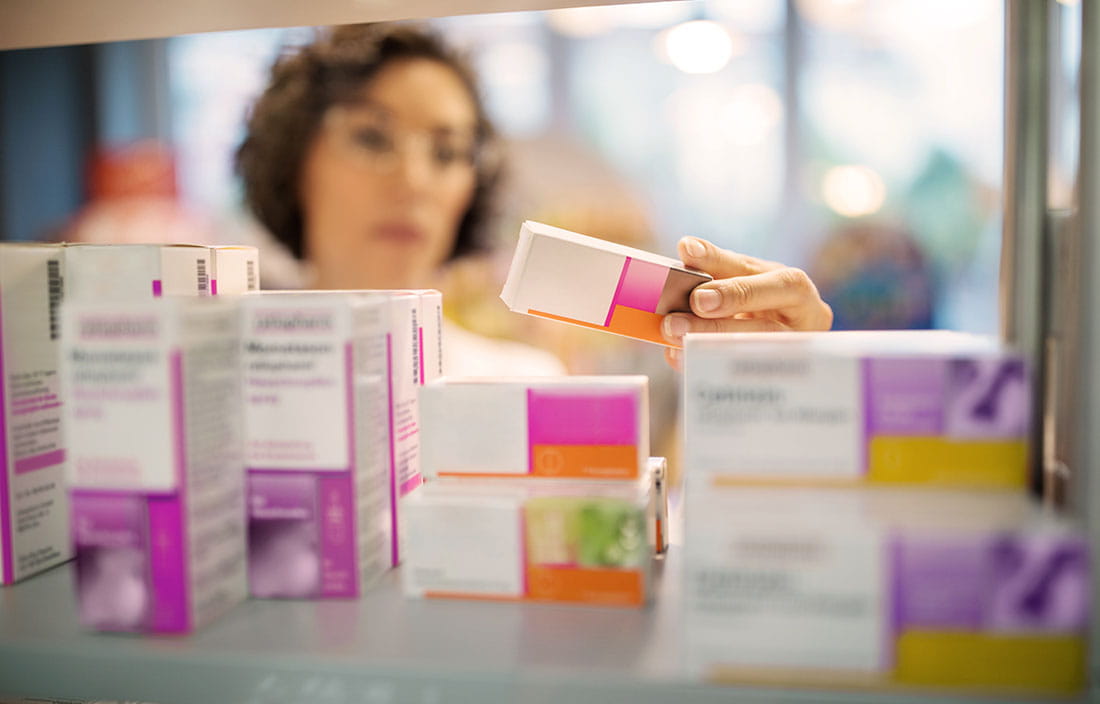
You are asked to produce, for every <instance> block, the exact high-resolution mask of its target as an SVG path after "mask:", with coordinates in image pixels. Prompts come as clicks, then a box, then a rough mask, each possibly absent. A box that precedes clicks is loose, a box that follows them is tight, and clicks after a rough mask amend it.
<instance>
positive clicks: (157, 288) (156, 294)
mask: <svg viewBox="0 0 1100 704" xmlns="http://www.w3.org/2000/svg"><path fill="white" fill-rule="evenodd" d="M163 290H164V289H163V287H162V286H161V283H160V279H153V298H160V296H161V293H163Z"/></svg>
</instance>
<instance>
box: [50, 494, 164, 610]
mask: <svg viewBox="0 0 1100 704" xmlns="http://www.w3.org/2000/svg"><path fill="white" fill-rule="evenodd" d="M147 505H148V502H147V498H146V496H144V495H143V494H140V493H136V492H96V491H81V490H75V491H73V492H72V494H71V501H70V511H71V515H72V521H71V530H72V538H73V546H74V547H75V556H76V570H75V577H76V598H77V612H78V614H79V619H80V623H81V624H82V625H84V626H87V627H89V628H97V629H101V630H114V631H119V630H121V631H143V630H148V628H149V614H150V612H151V609H152V605H153V600H154V599H155V591H154V587H153V584H152V582H151V580H150V577H151V575H150V570H149V558H150V554H149V540H148V529H149V522H148V518H147V511H146V509H147Z"/></svg>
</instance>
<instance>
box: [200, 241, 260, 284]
mask: <svg viewBox="0 0 1100 704" xmlns="http://www.w3.org/2000/svg"><path fill="white" fill-rule="evenodd" d="M210 251H211V253H212V255H213V260H214V267H213V273H211V275H210V293H211V294H213V295H215V296H217V295H219V294H220V295H223V296H224V295H226V294H231V295H236V294H242V293H251V292H253V291H259V290H260V250H259V249H257V248H256V247H249V246H245V245H217V246H213V247H211V248H210Z"/></svg>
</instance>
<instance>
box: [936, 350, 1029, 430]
mask: <svg viewBox="0 0 1100 704" xmlns="http://www.w3.org/2000/svg"><path fill="white" fill-rule="evenodd" d="M947 377H948V384H947V400H946V404H945V405H946V410H945V416H946V429H945V432H946V434H947V435H948V436H950V437H953V438H1023V437H1025V436H1026V435H1027V428H1028V417H1029V413H1030V403H1031V401H1030V399H1031V390H1030V388H1029V386H1030V385H1029V380H1028V375H1027V367H1026V365H1025V364H1024V361H1023V360H1022V359H1019V358H1015V357H1008V358H1004V357H990V358H971V359H953V360H951V361H950V362H949V363H948V370H947Z"/></svg>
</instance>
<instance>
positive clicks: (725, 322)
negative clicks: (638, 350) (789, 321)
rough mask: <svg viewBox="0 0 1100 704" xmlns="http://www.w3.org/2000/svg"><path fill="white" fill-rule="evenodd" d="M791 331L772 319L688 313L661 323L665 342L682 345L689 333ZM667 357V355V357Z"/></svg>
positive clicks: (673, 314)
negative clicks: (710, 316)
mask: <svg viewBox="0 0 1100 704" xmlns="http://www.w3.org/2000/svg"><path fill="white" fill-rule="evenodd" d="M783 330H790V327H789V326H787V325H784V324H783V323H781V322H779V321H778V320H774V319H772V318H717V319H716V318H699V317H696V316H694V315H690V314H687V313H672V314H670V315H666V316H665V319H664V320H663V321H662V322H661V334H662V335H663V336H664V338H665V340H667V341H668V342H670V343H672V344H674V345H682V344H683V342H684V340H683V338H684V335H686V334H687V333H689V332H781V331H783ZM666 356H667V355H666Z"/></svg>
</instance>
